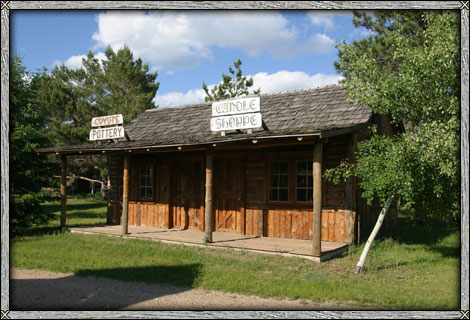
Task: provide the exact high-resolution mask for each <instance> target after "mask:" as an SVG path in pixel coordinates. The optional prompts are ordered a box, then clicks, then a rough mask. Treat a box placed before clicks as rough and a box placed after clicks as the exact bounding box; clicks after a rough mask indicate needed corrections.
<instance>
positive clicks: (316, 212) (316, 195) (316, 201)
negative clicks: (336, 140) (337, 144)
mask: <svg viewBox="0 0 470 320" xmlns="http://www.w3.org/2000/svg"><path fill="white" fill-rule="evenodd" d="M322 158H323V143H321V142H315V144H314V146H313V219H312V241H313V248H312V249H313V250H312V255H313V256H315V257H320V256H321V207H322V206H321V200H322Z"/></svg>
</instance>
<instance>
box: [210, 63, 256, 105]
mask: <svg viewBox="0 0 470 320" xmlns="http://www.w3.org/2000/svg"><path fill="white" fill-rule="evenodd" d="M241 65H242V62H241V60H240V59H238V60H237V61H235V62H234V63H233V66H234V67H235V70H233V69H232V67H229V68H228V70H229V72H230V74H231V75H232V76H230V75H226V74H225V73H222V82H221V83H219V84H218V85H215V86H214V87H213V88H212V89H210V90H209V88H208V87H207V85H206V84H205V83H204V81H203V82H202V88H203V89H204V91H205V92H206V97H205V101H206V102H207V101H218V100H224V99H230V98H235V97H240V96H244V95H245V96H246V95H250V94H259V93H260V89H258V90H255V91H253V92H252V93H250V92H249V88H250V87H252V86H253V78H250V79H247V78H246V77H245V76H243V73H242V69H241Z"/></svg>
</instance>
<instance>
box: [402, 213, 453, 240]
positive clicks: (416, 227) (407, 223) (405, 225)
mask: <svg viewBox="0 0 470 320" xmlns="http://www.w3.org/2000/svg"><path fill="white" fill-rule="evenodd" d="M456 231H457V228H450V227H447V226H442V225H434V224H431V223H429V224H417V223H414V222H412V220H411V219H410V218H408V217H399V218H398V227H397V231H396V238H397V239H398V242H400V243H404V244H424V245H429V246H432V245H436V244H438V243H439V242H441V241H442V240H443V239H444V238H446V237H448V236H449V235H451V234H453V233H455V232H456Z"/></svg>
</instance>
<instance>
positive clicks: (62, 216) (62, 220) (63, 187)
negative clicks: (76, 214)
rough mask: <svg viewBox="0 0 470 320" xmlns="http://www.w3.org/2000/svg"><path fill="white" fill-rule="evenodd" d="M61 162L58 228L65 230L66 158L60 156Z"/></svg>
mask: <svg viewBox="0 0 470 320" xmlns="http://www.w3.org/2000/svg"><path fill="white" fill-rule="evenodd" d="M60 157H61V160H62V175H61V179H60V198H61V201H60V204H61V209H60V228H61V229H62V230H64V229H65V227H66V224H67V156H66V155H65V154H63V155H61V156H60Z"/></svg>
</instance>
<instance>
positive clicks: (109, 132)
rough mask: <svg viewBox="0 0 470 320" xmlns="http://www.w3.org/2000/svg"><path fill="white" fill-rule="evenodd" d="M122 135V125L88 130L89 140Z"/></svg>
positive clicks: (121, 136) (113, 137)
mask: <svg viewBox="0 0 470 320" xmlns="http://www.w3.org/2000/svg"><path fill="white" fill-rule="evenodd" d="M124 137H125V133H124V127H123V126H116V127H108V128H99V129H91V131H90V141H95V140H108V139H118V138H124Z"/></svg>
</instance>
